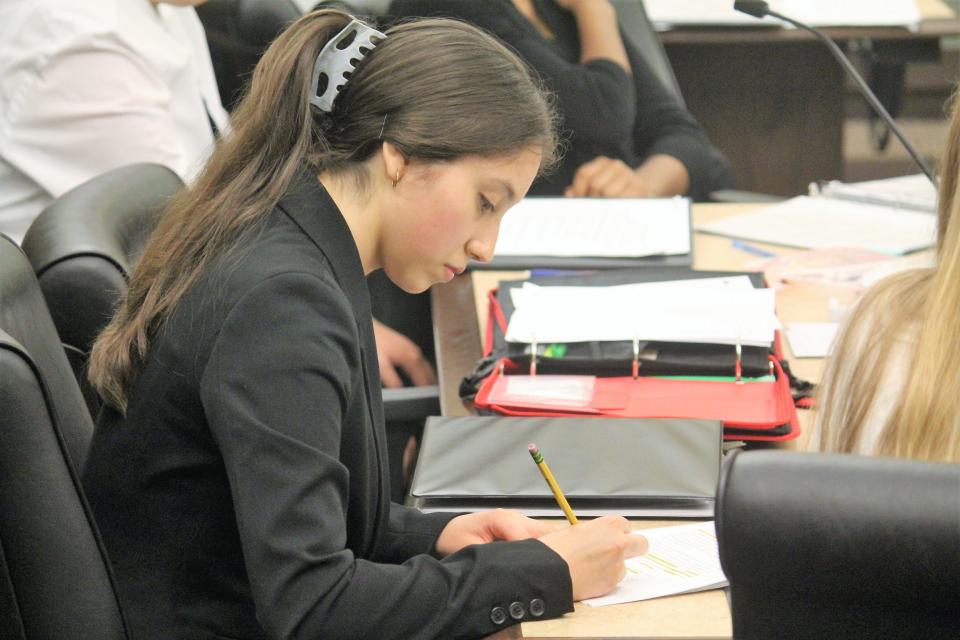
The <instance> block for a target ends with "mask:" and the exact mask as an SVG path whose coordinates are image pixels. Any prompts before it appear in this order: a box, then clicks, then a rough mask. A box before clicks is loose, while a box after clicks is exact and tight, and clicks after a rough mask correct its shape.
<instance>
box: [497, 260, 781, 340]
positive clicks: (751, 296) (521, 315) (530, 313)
mask: <svg viewBox="0 0 960 640" xmlns="http://www.w3.org/2000/svg"><path fill="white" fill-rule="evenodd" d="M510 294H511V298H512V300H513V304H514V312H513V315H512V316H511V317H510V324H509V325H508V326H507V333H506V339H507V341H509V342H522V343H527V344H531V343H533V342H538V343H550V342H561V343H565V342H592V341H621V340H627V341H629V340H634V339H637V340H657V341H664V342H695V343H711V344H731V345H732V344H736V343H737V342H739V343H740V344H742V345H750V346H769V345H770V343H771V342H773V337H774V331H775V330H776V329H778V328H780V324H779V321H778V320H777V317H776V312H775V309H774V292H773V290H772V289H755V288H754V287H753V285H752V284H751V283H750V279H749V278H747V277H746V276H736V277H730V278H703V279H697V280H676V281H670V282H648V283H635V284H626V285H616V286H609V287H565V286H547V287H540V286H537V285H535V284H531V283H525V284H524V286H523V287H518V288H516V289H513V290H511V292H510Z"/></svg>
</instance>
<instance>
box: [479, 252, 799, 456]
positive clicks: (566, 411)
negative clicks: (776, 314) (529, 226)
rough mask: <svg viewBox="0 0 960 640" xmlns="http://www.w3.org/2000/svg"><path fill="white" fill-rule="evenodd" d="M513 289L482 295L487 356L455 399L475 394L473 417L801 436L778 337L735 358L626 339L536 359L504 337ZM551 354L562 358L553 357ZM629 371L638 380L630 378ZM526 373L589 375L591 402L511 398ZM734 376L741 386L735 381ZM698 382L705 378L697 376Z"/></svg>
mask: <svg viewBox="0 0 960 640" xmlns="http://www.w3.org/2000/svg"><path fill="white" fill-rule="evenodd" d="M731 275H743V274H732V273H730V272H699V271H691V270H686V269H673V270H669V269H668V270H663V271H660V270H657V271H652V272H651V271H645V270H623V271H611V272H603V273H601V274H593V275H587V276H583V275H580V276H568V277H559V278H541V279H533V280H534V281H535V282H536V283H537V284H541V285H545V286H549V285H551V284H556V285H570V284H581V285H583V284H592V285H598V286H601V285H608V284H619V283H622V282H637V281H646V282H651V281H667V280H680V279H690V278H704V277H714V276H731ZM751 281H752V283H753V284H754V286H762V276H761V275H760V274H751ZM521 284H522V282H502V283H500V287H499V289H498V291H497V292H496V293H491V295H490V307H489V319H488V322H487V334H486V337H485V353H486V354H487V357H486V358H485V359H484V360H482V361H481V362H480V363H479V364H478V367H477V369H476V370H475V371H474V372H473V373H472V374H471V375H469V376H467V378H466V379H465V380H464V382H463V383H462V384H461V395H463V396H465V397H467V396H471V395H473V396H475V397H474V398H473V402H474V405H475V406H476V408H477V409H478V410H479V411H481V412H486V413H498V414H502V415H510V416H538V415H539V416H572V415H579V416H587V415H593V416H609V417H618V418H628V417H629V418H690V419H714V420H721V421H722V422H723V424H724V437H725V438H727V439H730V440H768V441H773V440H789V439H793V438H796V437H797V436H798V435H799V434H800V425H799V420H798V417H797V413H796V407H795V405H794V402H793V395H792V393H791V388H790V377H789V376H788V375H787V374H786V373H785V371H784V366H783V365H782V364H781V360H782V355H781V354H782V351H781V347H780V338H779V333H777V336H776V338H775V340H774V343H773V344H772V345H770V347H769V348H766V347H746V346H744V347H741V348H740V349H739V351H740V357H739V358H738V357H737V348H736V347H734V346H731V345H716V344H685V343H658V342H642V343H640V344H639V345H638V348H637V349H636V350H635V349H634V345H632V344H631V343H629V342H593V343H578V344H567V345H537V352H536V354H535V356H534V354H533V353H532V352H533V348H532V345H525V344H516V343H507V342H506V341H505V340H504V338H503V336H504V333H505V331H506V327H507V322H508V319H509V317H510V314H511V313H512V311H513V308H512V304H511V302H510V295H509V291H510V289H511V288H513V287H516V286H520V285H521ZM557 347H560V348H559V349H558V348H557ZM558 351H562V352H563V353H562V356H561V357H557V352H558ZM534 359H535V366H531V365H532V364H533V363H532V360H534ZM634 367H636V370H637V373H638V374H639V375H636V376H635V375H634ZM534 370H535V372H536V375H537V376H543V375H566V376H572V375H580V376H588V378H586V379H585V384H589V385H590V391H589V394H588V395H589V397H588V398H586V399H583V400H582V401H581V402H579V403H573V404H572V403H571V402H570V401H569V398H562V397H559V396H558V395H557V394H556V393H554V394H553V396H552V397H551V396H550V393H553V392H548V393H547V395H544V394H543V393H540V394H538V393H530V392H529V389H528V392H526V393H520V394H518V393H509V391H510V389H509V388H508V385H509V384H513V386H515V387H516V386H517V385H518V384H520V385H522V384H525V382H526V381H524V380H523V377H527V376H529V374H530V372H531V371H534ZM738 373H739V375H740V377H741V381H740V382H737V381H736V380H735V378H736V376H737V375H738ZM661 376H670V378H668V379H664V378H662V377H661ZM725 376H726V377H729V378H730V379H724V378H723V377H725ZM703 377H710V378H711V379H706V380H705V379H696V378H703ZM691 378H693V379H691ZM527 386H528V388H529V387H530V385H529V384H527ZM541 386H542V385H541Z"/></svg>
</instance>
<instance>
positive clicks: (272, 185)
mask: <svg viewBox="0 0 960 640" xmlns="http://www.w3.org/2000/svg"><path fill="white" fill-rule="evenodd" d="M351 19H352V17H351V16H350V15H348V14H346V13H344V12H342V11H334V10H322V11H316V12H314V13H311V14H308V15H306V16H304V17H302V18H300V19H299V20H298V21H296V22H295V23H294V24H292V25H291V26H290V27H289V28H288V29H287V30H286V31H284V33H282V34H281V35H280V36H279V37H278V38H277V40H276V41H274V43H273V44H272V45H271V46H270V47H269V49H267V51H266V53H265V54H264V56H263V58H262V59H261V60H260V63H259V64H258V65H257V68H256V70H255V71H254V74H253V79H252V81H251V85H250V90H249V93H248V94H247V95H246V97H244V99H243V101H242V102H241V103H240V105H239V107H238V108H237V110H236V111H235V112H234V115H233V117H232V124H233V131H232V132H231V133H230V134H228V135H227V136H226V137H225V138H224V139H222V140H221V141H220V143H219V144H218V145H217V148H216V149H215V150H214V152H213V154H212V156H211V158H210V160H209V161H208V163H207V165H206V166H205V167H204V169H203V171H202V173H201V174H200V176H199V177H198V178H197V180H196V182H195V184H194V185H193V186H192V187H191V188H189V189H186V190H184V191H183V192H181V193H180V194H179V195H178V196H177V197H176V198H174V199H173V201H172V202H171V203H170V205H169V206H168V207H167V209H166V211H165V213H164V215H163V217H162V219H161V221H160V223H159V224H158V226H157V228H156V230H155V231H154V233H153V234H152V236H151V238H150V240H149V242H148V244H147V247H146V250H145V251H144V254H143V257H142V258H141V259H140V262H139V264H138V266H137V268H136V270H135V271H134V273H133V275H132V277H131V278H130V285H129V289H128V291H127V296H126V298H125V299H124V300H123V302H122V303H121V305H120V307H119V309H118V310H117V313H116V315H115V316H114V318H113V319H112V320H111V322H110V324H108V325H107V327H106V328H105V329H104V330H103V332H102V333H101V334H100V336H99V337H98V338H97V341H96V342H95V343H94V345H93V349H92V351H91V355H90V367H89V376H90V381H91V383H92V384H93V386H94V388H95V389H96V390H97V392H98V393H99V394H100V396H101V397H102V398H103V399H104V401H105V402H106V403H108V404H110V405H111V406H113V407H115V408H117V409H118V410H120V411H125V409H126V404H127V394H128V393H129V391H130V388H131V387H132V385H133V383H134V381H135V380H136V377H137V375H138V373H139V371H140V369H141V367H142V365H143V362H144V359H145V358H146V357H147V352H148V350H149V347H150V343H151V341H152V339H153V337H154V336H155V335H156V333H157V331H159V330H160V328H161V326H162V324H163V322H164V320H165V319H166V318H167V317H169V315H170V313H171V311H172V310H173V309H174V308H175V307H176V306H177V304H178V303H179V301H180V300H181V298H182V297H183V295H184V294H185V293H186V292H187V291H188V290H189V289H190V287H191V286H192V285H193V284H194V283H195V282H197V280H198V278H199V277H200V276H201V275H202V274H203V272H204V270H205V269H206V268H207V266H208V265H209V264H210V263H211V261H212V260H213V259H214V258H216V257H217V256H218V255H220V254H223V253H225V252H226V251H228V250H230V249H231V248H232V247H235V246H237V245H238V244H240V243H242V242H243V241H244V239H245V238H246V237H247V236H249V235H250V234H252V233H254V232H255V231H256V229H257V228H258V223H260V221H262V220H263V219H264V218H265V216H267V215H268V214H269V213H270V212H271V210H272V209H273V207H274V206H275V205H276V203H277V202H278V201H279V199H280V197H281V196H282V195H283V193H284V192H285V191H286V190H287V188H288V186H289V185H290V184H291V182H292V181H293V179H294V177H295V175H296V174H297V173H298V171H301V170H303V169H304V168H306V169H307V170H309V171H311V172H312V173H313V174H314V175H319V174H320V173H322V172H323V171H329V172H332V173H343V174H345V175H350V176H352V177H353V178H355V179H356V182H357V184H358V186H359V187H360V188H363V187H364V186H365V184H366V182H367V178H368V176H367V175H366V167H365V161H366V160H368V159H369V158H370V157H371V156H372V155H373V154H374V153H375V152H376V151H377V150H378V149H380V148H381V146H382V144H383V142H384V141H390V142H391V143H393V144H394V146H396V147H397V148H398V149H400V150H401V152H403V153H404V155H405V156H407V157H408V158H414V159H419V160H423V161H427V162H430V161H435V162H443V161H448V160H455V159H457V158H459V157H462V156H468V155H475V156H484V157H496V156H498V155H502V154H507V153H512V152H516V151H518V150H521V149H527V148H536V149H538V150H540V151H542V156H541V158H542V161H541V170H544V169H546V168H548V167H549V165H551V164H552V163H554V162H555V160H556V154H557V136H556V128H555V123H556V115H555V111H554V110H553V108H552V106H551V103H550V100H549V96H548V95H547V94H546V93H544V91H543V90H542V89H541V88H540V86H539V84H538V83H537V81H536V80H535V78H534V77H533V76H532V75H531V73H530V71H529V69H528V68H527V66H526V65H525V64H524V63H523V62H522V61H521V60H520V59H519V58H518V57H517V56H516V55H515V54H514V53H512V52H511V51H510V50H509V49H507V48H506V47H505V46H503V45H502V44H500V43H499V42H498V41H497V40H496V39H495V38H493V37H492V36H490V35H489V34H486V33H484V32H482V31H480V30H479V29H477V28H475V27H472V26H470V25H468V24H466V23H463V22H458V21H454V20H442V19H434V20H418V21H414V22H409V23H404V24H400V25H397V26H395V27H393V28H391V29H389V30H388V31H387V38H386V39H385V40H383V41H382V42H380V43H379V44H378V45H377V47H376V48H375V49H374V50H373V51H372V52H371V53H369V54H368V55H367V56H366V57H365V58H364V59H363V60H362V61H361V62H359V63H358V66H357V68H356V69H355V70H354V71H353V73H352V74H351V76H350V81H349V82H348V83H347V84H346V85H345V86H344V88H343V90H342V91H341V92H340V94H339V95H338V97H337V101H336V103H335V104H334V108H333V111H332V112H331V113H329V114H326V113H323V112H321V111H320V110H318V109H314V108H312V107H311V106H310V102H309V97H310V95H309V94H310V89H311V86H310V84H311V82H310V81H311V74H312V71H313V65H314V61H315V60H316V58H317V54H318V53H319V52H320V50H321V49H322V48H323V46H324V45H325V44H326V42H327V41H328V40H329V39H330V38H331V37H333V36H334V35H335V34H337V33H338V32H339V31H340V30H341V29H343V28H344V27H345V26H346V25H347V23H348V22H349V21H350V20H351Z"/></svg>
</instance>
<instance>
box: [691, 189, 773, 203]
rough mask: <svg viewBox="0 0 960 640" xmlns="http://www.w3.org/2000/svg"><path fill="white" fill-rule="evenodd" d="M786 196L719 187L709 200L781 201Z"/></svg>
mask: <svg viewBox="0 0 960 640" xmlns="http://www.w3.org/2000/svg"><path fill="white" fill-rule="evenodd" d="M785 199H786V198H784V197H782V196H775V195H772V194H769V193H756V192H754V191H740V190H738V189H720V190H719V191H714V192H712V193H711V194H710V202H771V203H772V202H783V201H784V200H785Z"/></svg>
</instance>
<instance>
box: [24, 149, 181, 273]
mask: <svg viewBox="0 0 960 640" xmlns="http://www.w3.org/2000/svg"><path fill="white" fill-rule="evenodd" d="M182 187H183V183H182V181H181V180H180V178H179V177H178V176H177V174H175V173H174V172H173V171H171V170H170V169H168V168H167V167H165V166H162V165H159V164H150V163H141V164H132V165H127V166H124V167H119V168H117V169H113V170H112V171H108V172H106V173H104V174H102V175H100V176H97V177H96V178H93V179H91V180H88V181H87V182H85V183H83V184H81V185H80V186H78V187H76V188H74V189H71V190H70V191H68V192H67V193H65V194H63V195H62V196H60V197H59V198H57V199H56V200H55V201H54V202H53V203H51V204H50V205H49V206H48V207H47V208H46V209H44V210H43V211H42V212H41V213H40V215H39V217H37V219H36V220H35V221H34V222H33V224H32V225H31V226H30V229H29V230H28V231H27V234H26V236H25V237H24V239H23V248H24V251H25V252H26V253H27V255H28V256H29V257H30V262H31V264H32V265H33V268H34V271H36V273H37V274H38V275H41V276H42V274H43V273H44V272H45V271H46V270H47V269H49V268H50V267H51V266H53V265H54V264H56V263H57V262H59V261H60V260H63V259H64V258H66V257H70V256H77V255H94V256H99V257H102V258H105V259H107V260H110V261H111V262H114V263H115V264H116V265H117V268H118V269H120V271H121V272H122V273H124V274H127V273H128V272H129V269H130V265H131V264H132V263H133V262H135V261H136V258H137V257H138V254H139V251H140V250H141V249H142V247H143V245H144V243H145V240H146V238H145V234H149V232H150V231H151V230H152V229H153V228H154V226H155V221H156V218H157V216H158V215H159V213H160V212H161V211H162V209H163V206H164V205H165V204H166V201H167V199H169V198H170V197H172V196H173V195H174V194H176V193H177V192H178V191H179V190H180V189H181V188H182Z"/></svg>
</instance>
